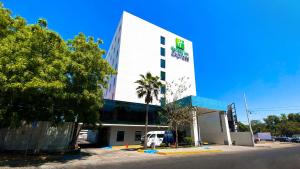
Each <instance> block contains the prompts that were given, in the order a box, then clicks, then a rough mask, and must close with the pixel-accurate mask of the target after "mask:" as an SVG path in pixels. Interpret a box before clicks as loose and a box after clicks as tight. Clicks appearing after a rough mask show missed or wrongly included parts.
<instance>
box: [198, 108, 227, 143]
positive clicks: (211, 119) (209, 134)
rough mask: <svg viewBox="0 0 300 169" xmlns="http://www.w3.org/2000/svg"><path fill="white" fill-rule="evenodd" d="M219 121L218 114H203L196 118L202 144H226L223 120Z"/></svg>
mask: <svg viewBox="0 0 300 169" xmlns="http://www.w3.org/2000/svg"><path fill="white" fill-rule="evenodd" d="M222 116H224V115H221V119H220V115H219V112H213V113H208V114H203V115H200V116H199V117H198V125H199V126H200V132H199V133H200V138H201V141H202V142H208V143H213V144H225V142H227V144H228V138H227V135H226V125H225V121H224V118H222Z"/></svg>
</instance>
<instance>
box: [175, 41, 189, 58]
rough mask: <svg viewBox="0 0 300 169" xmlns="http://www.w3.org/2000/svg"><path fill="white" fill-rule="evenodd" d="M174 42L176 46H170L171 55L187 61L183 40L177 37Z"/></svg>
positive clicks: (187, 56) (187, 55)
mask: <svg viewBox="0 0 300 169" xmlns="http://www.w3.org/2000/svg"><path fill="white" fill-rule="evenodd" d="M175 43H176V47H173V46H172V47H171V51H172V52H171V56H173V57H175V58H177V59H181V60H184V61H186V62H188V61H189V54H188V53H187V52H185V51H184V41H183V40H181V39H179V38H176V39H175Z"/></svg>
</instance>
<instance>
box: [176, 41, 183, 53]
mask: <svg viewBox="0 0 300 169" xmlns="http://www.w3.org/2000/svg"><path fill="white" fill-rule="evenodd" d="M176 48H177V49H182V50H184V41H183V40H181V39H178V38H176Z"/></svg>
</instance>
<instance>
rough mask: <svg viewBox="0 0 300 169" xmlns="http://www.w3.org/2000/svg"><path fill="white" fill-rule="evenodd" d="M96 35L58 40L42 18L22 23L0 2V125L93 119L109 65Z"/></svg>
mask: <svg viewBox="0 0 300 169" xmlns="http://www.w3.org/2000/svg"><path fill="white" fill-rule="evenodd" d="M101 44H102V41H101V40H97V41H95V40H94V39H93V38H92V37H86V36H85V35H84V34H82V33H80V34H79V35H78V36H76V37H75V38H74V39H72V40H69V41H67V42H66V41H64V40H63V39H62V38H61V37H60V35H59V34H58V33H56V32H54V31H52V30H50V29H48V27H47V21H46V20H44V19H40V20H38V22H37V23H36V24H27V23H26V21H25V19H24V18H22V17H19V16H18V17H13V16H12V14H11V12H10V11H9V10H8V9H6V8H4V7H3V5H2V4H0V86H1V87H0V127H4V126H18V125H19V124H20V123H21V122H24V121H25V122H33V121H41V120H42V121H51V122H53V123H59V122H64V121H74V120H75V119H77V121H79V122H84V123H96V122H98V121H99V108H100V107H101V105H102V90H103V89H104V88H106V86H107V79H108V78H109V76H110V75H111V74H113V73H114V70H113V69H112V68H111V66H110V65H109V64H108V63H107V62H106V61H105V60H104V59H103V58H102V55H103V54H104V51H103V50H102V49H100V48H99V45H101Z"/></svg>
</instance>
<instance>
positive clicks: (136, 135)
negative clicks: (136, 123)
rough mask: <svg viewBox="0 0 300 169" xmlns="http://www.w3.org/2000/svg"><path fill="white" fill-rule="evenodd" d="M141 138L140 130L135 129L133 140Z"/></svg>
mask: <svg viewBox="0 0 300 169" xmlns="http://www.w3.org/2000/svg"><path fill="white" fill-rule="evenodd" d="M141 138H142V132H141V131H135V136H134V141H141Z"/></svg>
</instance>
